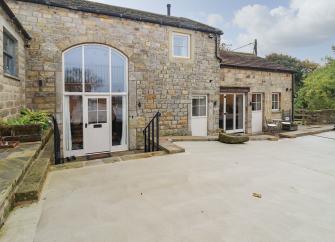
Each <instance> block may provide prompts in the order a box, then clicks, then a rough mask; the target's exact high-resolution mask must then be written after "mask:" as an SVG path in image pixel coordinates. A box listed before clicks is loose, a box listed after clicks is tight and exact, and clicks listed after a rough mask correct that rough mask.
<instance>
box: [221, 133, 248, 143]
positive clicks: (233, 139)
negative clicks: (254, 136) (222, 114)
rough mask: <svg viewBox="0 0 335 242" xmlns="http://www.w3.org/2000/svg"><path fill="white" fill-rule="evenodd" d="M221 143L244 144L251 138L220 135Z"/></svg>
mask: <svg viewBox="0 0 335 242" xmlns="http://www.w3.org/2000/svg"><path fill="white" fill-rule="evenodd" d="M219 141H220V142H221V143H225V144H243V143H245V142H248V141H249V137H248V136H245V135H233V134H226V133H220V134H219Z"/></svg>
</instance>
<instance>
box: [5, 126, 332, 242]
mask: <svg viewBox="0 0 335 242" xmlns="http://www.w3.org/2000/svg"><path fill="white" fill-rule="evenodd" d="M177 144H178V145H180V146H182V147H184V148H185V150H186V152H185V153H181V154H174V155H169V156H157V157H151V158H147V159H142V160H129V161H123V162H119V163H113V164H102V165H97V166H90V167H84V168H80V169H70V170H59V171H54V172H52V173H51V174H50V175H49V177H48V180H47V185H46V186H45V189H44V193H43V196H42V200H41V201H40V202H39V203H38V204H34V205H31V206H28V207H24V208H20V209H16V210H15V211H14V213H12V214H11V216H10V217H9V219H8V221H7V223H6V224H5V226H4V228H3V230H2V232H1V234H2V236H1V237H0V241H1V242H9V241H10V242H21V241H22V242H23V241H24V242H32V241H35V242H51V241H62V242H74V241H81V242H85V241H87V242H92V241H94V242H100V241H112V242H113V241H115V242H123V241H127V242H131V241H136V242H140V241H143V242H151V241H160V242H161V241H169V242H171V241H182V242H187V241H190V242H191V241H192V242H195V241H199V242H203V241H211V242H215V241H227V242H228V241H239V242H244V241H248V242H249V241H255V242H260V241H266V242H277V241H278V242H279V241H280V242H282V241H285V242H296V241H299V242H300V241H311V242H314V241H322V242H328V241H329V242H333V241H335V233H334V223H335V190H334V189H335V160H334V157H335V149H334V147H335V132H328V133H322V134H318V135H315V136H306V137H300V138H296V139H282V140H279V141H278V142H271V141H251V142H249V143H247V144H245V145H226V144H221V143H218V142H215V141H212V142H201V141H198V142H181V143H177ZM253 193H259V194H261V195H262V198H257V197H254V196H253V195H252V194H253Z"/></svg>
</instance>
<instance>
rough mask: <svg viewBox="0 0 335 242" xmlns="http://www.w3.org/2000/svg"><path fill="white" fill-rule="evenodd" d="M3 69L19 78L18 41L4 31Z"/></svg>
mask: <svg viewBox="0 0 335 242" xmlns="http://www.w3.org/2000/svg"><path fill="white" fill-rule="evenodd" d="M3 68H4V72H5V73H6V74H9V75H12V76H17V40H16V39H15V38H14V37H13V36H12V35H11V34H9V33H8V31H7V30H5V29H4V31H3Z"/></svg>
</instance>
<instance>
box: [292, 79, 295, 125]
mask: <svg viewBox="0 0 335 242" xmlns="http://www.w3.org/2000/svg"><path fill="white" fill-rule="evenodd" d="M294 99H295V73H292V122H294Z"/></svg>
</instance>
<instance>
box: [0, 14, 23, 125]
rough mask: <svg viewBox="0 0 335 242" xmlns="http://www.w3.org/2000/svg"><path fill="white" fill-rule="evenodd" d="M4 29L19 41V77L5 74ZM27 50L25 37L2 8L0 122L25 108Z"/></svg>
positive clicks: (0, 31)
mask: <svg viewBox="0 0 335 242" xmlns="http://www.w3.org/2000/svg"><path fill="white" fill-rule="evenodd" d="M4 28H5V29H6V30H7V31H8V32H9V33H10V34H11V35H12V36H13V37H14V38H15V39H16V40H17V41H18V53H17V57H18V59H17V61H18V63H17V68H18V76H17V77H11V76H9V75H7V74H5V73H4V67H3V31H4ZM25 71H26V70H25V48H24V40H23V37H22V36H21V35H20V34H19V32H18V30H17V28H16V26H15V25H14V24H12V21H11V20H10V19H9V17H8V16H7V14H6V13H5V12H4V11H3V9H2V8H0V120H1V119H7V118H11V117H14V116H15V115H17V114H18V112H19V111H20V109H21V108H22V107H24V106H25V92H24V88H25Z"/></svg>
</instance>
